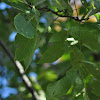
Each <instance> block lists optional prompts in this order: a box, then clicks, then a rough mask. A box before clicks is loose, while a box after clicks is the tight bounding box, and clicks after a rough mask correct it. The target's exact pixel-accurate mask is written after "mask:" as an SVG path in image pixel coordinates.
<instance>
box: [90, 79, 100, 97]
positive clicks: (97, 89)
mask: <svg viewBox="0 0 100 100" xmlns="http://www.w3.org/2000/svg"><path fill="white" fill-rule="evenodd" d="M90 84H91V88H92V90H91V91H92V93H93V94H95V95H96V96H98V97H100V81H98V80H92V81H91V83H90Z"/></svg>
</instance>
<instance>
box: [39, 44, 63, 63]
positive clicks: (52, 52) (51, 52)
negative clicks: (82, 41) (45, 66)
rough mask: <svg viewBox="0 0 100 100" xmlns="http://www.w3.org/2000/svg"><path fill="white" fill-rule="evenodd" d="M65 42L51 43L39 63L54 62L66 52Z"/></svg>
mask: <svg viewBox="0 0 100 100" xmlns="http://www.w3.org/2000/svg"><path fill="white" fill-rule="evenodd" d="M63 46H64V43H62V42H58V43H54V44H53V45H51V46H50V47H49V48H48V49H47V50H46V51H45V52H44V54H43V57H42V58H41V59H40V61H39V63H52V62H54V61H56V60H57V59H58V58H60V57H61V56H62V54H63V53H64V48H63Z"/></svg>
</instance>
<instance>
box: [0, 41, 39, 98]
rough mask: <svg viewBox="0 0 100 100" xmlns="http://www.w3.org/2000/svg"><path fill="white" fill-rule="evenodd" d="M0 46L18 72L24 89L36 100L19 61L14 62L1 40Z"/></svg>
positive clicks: (35, 95)
mask: <svg viewBox="0 0 100 100" xmlns="http://www.w3.org/2000/svg"><path fill="white" fill-rule="evenodd" d="M0 45H1V47H2V49H3V50H4V51H5V52H6V54H7V55H8V56H9V57H10V59H11V61H12V62H13V64H14V65H15V67H16V69H17V70H18V73H19V75H20V76H21V78H22V80H23V82H24V84H25V87H26V88H27V89H28V91H29V92H30V93H31V94H32V97H33V100H38V95H37V93H36V91H35V90H34V89H33V87H32V84H31V82H30V80H29V79H28V77H27V76H26V75H25V73H24V69H23V66H22V65H21V63H20V62H19V61H14V56H13V54H12V53H11V51H10V50H9V49H8V48H7V46H6V44H5V43H4V42H3V41H2V40H1V39H0Z"/></svg>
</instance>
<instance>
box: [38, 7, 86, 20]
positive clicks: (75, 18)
mask: <svg viewBox="0 0 100 100" xmlns="http://www.w3.org/2000/svg"><path fill="white" fill-rule="evenodd" d="M37 9H38V10H42V11H46V12H51V13H53V14H55V15H57V16H59V17H67V18H70V19H73V20H75V21H79V22H81V21H83V20H88V19H87V18H86V19H79V18H78V17H72V16H69V15H61V14H59V11H58V12H55V11H53V10H51V9H49V8H48V7H47V6H46V7H43V8H37Z"/></svg>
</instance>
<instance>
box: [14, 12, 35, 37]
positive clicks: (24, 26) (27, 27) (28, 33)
mask: <svg viewBox="0 0 100 100" xmlns="http://www.w3.org/2000/svg"><path fill="white" fill-rule="evenodd" d="M33 24H34V23H33ZM14 25H15V27H16V29H17V32H18V33H19V34H21V35H23V36H25V37H27V38H33V36H34V34H35V33H36V29H35V28H34V27H33V25H32V23H31V21H30V20H27V19H26V17H25V15H24V14H20V13H19V14H18V15H16V17H15V18H14Z"/></svg>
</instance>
